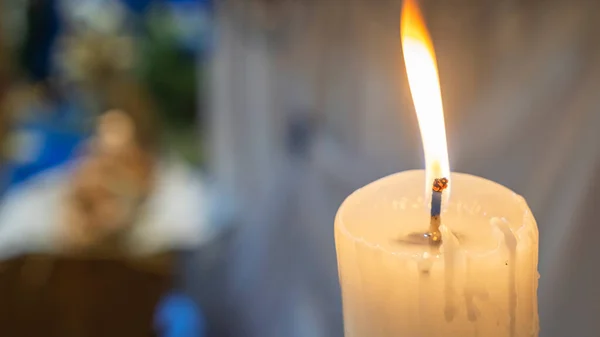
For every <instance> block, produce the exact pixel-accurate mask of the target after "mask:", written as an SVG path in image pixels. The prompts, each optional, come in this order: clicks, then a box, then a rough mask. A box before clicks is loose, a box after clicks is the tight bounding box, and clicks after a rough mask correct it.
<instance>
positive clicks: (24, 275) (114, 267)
mask: <svg viewBox="0 0 600 337" xmlns="http://www.w3.org/2000/svg"><path fill="white" fill-rule="evenodd" d="M172 266H173V264H172V254H163V255H160V256H155V257H152V258H149V259H145V260H137V261H130V262H128V261H125V260H100V259H93V260H92V259H76V258H67V257H60V258H57V257H53V256H25V257H21V258H17V259H13V260H10V261H7V262H2V263H0V298H1V299H2V300H0V335H1V336H11V337H29V336H31V337H34V336H45V337H95V336H98V337H100V336H102V337H105V336H111V337H119V336H123V337H137V336H140V337H142V336H143V337H147V336H155V335H157V331H155V328H154V326H153V315H154V310H155V307H156V306H157V304H158V301H159V300H160V299H161V297H162V296H163V295H164V293H165V292H167V291H168V290H169V289H170V288H171V282H172Z"/></svg>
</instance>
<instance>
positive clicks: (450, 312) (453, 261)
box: [440, 226, 460, 322]
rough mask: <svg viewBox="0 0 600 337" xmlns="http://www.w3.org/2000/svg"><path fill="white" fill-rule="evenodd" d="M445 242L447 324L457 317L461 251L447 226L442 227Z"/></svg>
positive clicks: (445, 310)
mask: <svg viewBox="0 0 600 337" xmlns="http://www.w3.org/2000/svg"><path fill="white" fill-rule="evenodd" d="M440 231H441V232H442V235H443V236H444V237H445V238H446V239H445V240H444V246H443V247H444V254H443V256H444V287H445V289H444V294H445V297H446V303H445V308H444V317H445V318H446V321H447V322H452V320H454V316H455V315H456V310H457V308H456V300H455V296H456V289H455V288H456V285H455V272H456V268H457V258H458V257H457V253H458V250H459V249H460V247H459V243H458V238H457V237H456V235H454V233H452V232H451V231H450V230H448V228H447V227H446V226H442V227H440Z"/></svg>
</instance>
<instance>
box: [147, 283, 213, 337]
mask: <svg viewBox="0 0 600 337" xmlns="http://www.w3.org/2000/svg"><path fill="white" fill-rule="evenodd" d="M155 324H156V327H157V329H158V330H159V331H161V335H160V336H162V337H203V336H204V335H205V329H206V327H205V322H204V317H203V316H202V312H201V311H200V309H199V308H198V306H197V305H196V303H195V302H194V300H192V299H191V298H189V297H188V296H186V295H183V294H178V293H173V294H170V295H168V296H167V297H165V298H164V299H163V300H162V301H161V302H160V303H159V305H158V308H157V311H156V316H155Z"/></svg>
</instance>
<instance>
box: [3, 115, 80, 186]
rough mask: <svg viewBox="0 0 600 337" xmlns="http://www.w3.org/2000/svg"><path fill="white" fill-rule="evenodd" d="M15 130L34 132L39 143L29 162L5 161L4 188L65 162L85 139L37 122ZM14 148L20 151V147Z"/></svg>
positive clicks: (76, 134)
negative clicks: (33, 156) (34, 154)
mask: <svg viewBox="0 0 600 337" xmlns="http://www.w3.org/2000/svg"><path fill="white" fill-rule="evenodd" d="M17 132H27V133H29V134H35V136H36V137H35V138H36V141H37V142H38V143H39V144H36V147H37V149H38V151H36V156H35V158H32V160H31V161H29V162H25V163H19V162H14V161H13V162H10V161H9V162H8V163H7V165H6V167H5V172H4V174H5V175H6V176H7V178H6V180H7V181H6V182H5V183H6V184H7V185H6V186H5V188H10V187H12V186H14V185H17V184H20V183H22V182H24V181H26V180H28V179H29V178H31V177H33V176H35V175H37V174H39V173H41V172H43V171H46V170H48V169H51V168H55V167H57V166H59V165H61V164H63V163H65V162H66V161H68V160H69V159H70V158H72V156H73V154H74V151H75V150H76V148H77V147H78V146H79V145H80V144H81V143H82V142H83V140H84V139H85V137H84V135H82V134H78V133H74V132H70V131H63V130H60V129H56V128H53V127H52V126H48V125H45V124H39V123H30V124H26V125H23V126H21V127H20V128H19V129H17ZM16 150H17V151H21V149H16Z"/></svg>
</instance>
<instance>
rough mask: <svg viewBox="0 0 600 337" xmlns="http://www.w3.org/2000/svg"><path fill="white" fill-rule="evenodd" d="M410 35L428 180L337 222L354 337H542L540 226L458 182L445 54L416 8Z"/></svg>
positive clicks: (349, 330) (383, 187)
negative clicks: (444, 92)
mask: <svg viewBox="0 0 600 337" xmlns="http://www.w3.org/2000/svg"><path fill="white" fill-rule="evenodd" d="M401 26H402V32H401V36H402V45H403V52H404V60H405V62H406V68H407V75H408V81H409V84H410V89H411V94H412V97H413V101H414V104H415V110H416V112H417V117H418V120H419V126H420V129H421V136H422V139H423V147H424V152H425V164H426V165H425V166H426V170H425V171H408V172H403V173H399V174H396V175H392V176H389V177H386V178H383V179H381V180H378V181H376V182H374V183H372V184H370V185H367V186H366V187H364V188H362V189H360V190H358V191H356V192H354V194H352V195H351V196H350V197H348V198H347V199H346V201H345V202H344V203H343V205H342V206H341V207H340V209H339V211H338V214H337V217H336V221H335V238H336V249H337V257H338V269H339V276H340V285H341V289H342V299H343V306H344V325H345V332H346V337H403V336H404V337H535V336H537V335H538V330H539V328H538V326H539V324H538V313H537V285H538V273H537V263H538V230H537V225H536V223H535V219H534V218H533V216H532V214H531V212H530V210H529V208H528V206H527V203H526V202H525V200H524V199H523V198H522V197H521V196H519V195H517V194H515V193H514V192H512V191H510V190H509V189H507V188H505V187H503V186H501V185H498V184H496V183H494V182H491V181H488V180H485V179H483V178H479V177H475V176H470V175H466V174H459V173H454V174H450V168H449V162H448V152H447V146H446V133H445V126H444V114H443V106H442V97H441V93H440V92H441V90H440V86H439V80H438V70H437V65H436V60H435V53H434V49H433V44H432V43H431V38H430V36H429V33H428V31H427V28H426V26H425V22H424V20H423V17H422V15H421V12H420V10H419V8H418V7H417V5H416V2H415V0H406V1H405V3H404V7H403V10H402V18H401ZM442 178H449V182H450V184H451V185H452V198H449V196H450V189H447V190H444V188H445V186H446V182H447V181H446V180H444V179H442ZM434 180H435V181H436V182H435V183H434ZM423 183H425V185H423ZM423 186H425V191H426V192H425V193H423ZM432 188H433V190H434V191H435V192H434V194H433V195H434V198H431V196H432ZM440 202H442V204H443V206H444V207H443V208H440ZM440 209H441V210H442V212H441V217H440Z"/></svg>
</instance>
